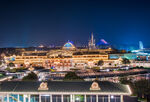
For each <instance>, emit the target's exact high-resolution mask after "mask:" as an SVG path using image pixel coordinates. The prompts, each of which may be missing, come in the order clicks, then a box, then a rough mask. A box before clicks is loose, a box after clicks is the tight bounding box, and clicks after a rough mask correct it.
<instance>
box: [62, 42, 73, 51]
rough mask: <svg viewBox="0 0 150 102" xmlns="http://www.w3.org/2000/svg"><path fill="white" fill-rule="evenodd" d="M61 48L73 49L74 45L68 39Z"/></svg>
mask: <svg viewBox="0 0 150 102" xmlns="http://www.w3.org/2000/svg"><path fill="white" fill-rule="evenodd" d="M62 49H64V50H75V46H74V45H73V44H72V43H71V42H69V41H68V42H67V43H66V44H65V45H64V46H63V48H62Z"/></svg>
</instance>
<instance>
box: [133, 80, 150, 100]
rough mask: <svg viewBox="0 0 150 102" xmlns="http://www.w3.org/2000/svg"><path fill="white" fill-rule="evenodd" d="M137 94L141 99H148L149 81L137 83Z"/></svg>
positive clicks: (149, 94)
mask: <svg viewBox="0 0 150 102" xmlns="http://www.w3.org/2000/svg"><path fill="white" fill-rule="evenodd" d="M134 84H135V92H136V93H137V95H138V97H139V98H142V99H144V98H147V96H150V82H149V81H148V80H139V81H136V82H135V83H134Z"/></svg>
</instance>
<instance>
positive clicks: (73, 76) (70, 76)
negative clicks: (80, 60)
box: [64, 72, 83, 81]
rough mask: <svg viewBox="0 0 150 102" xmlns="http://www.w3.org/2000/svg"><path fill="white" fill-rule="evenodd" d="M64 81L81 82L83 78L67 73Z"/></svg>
mask: <svg viewBox="0 0 150 102" xmlns="http://www.w3.org/2000/svg"><path fill="white" fill-rule="evenodd" d="M64 80H70V81H71V80H83V78H81V77H79V76H77V75H76V73H75V72H68V73H67V74H66V75H65V77H64Z"/></svg>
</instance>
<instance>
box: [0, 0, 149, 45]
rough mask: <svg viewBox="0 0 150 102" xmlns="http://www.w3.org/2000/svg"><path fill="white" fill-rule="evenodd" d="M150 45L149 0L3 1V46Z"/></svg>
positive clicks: (0, 30)
mask: <svg viewBox="0 0 150 102" xmlns="http://www.w3.org/2000/svg"><path fill="white" fill-rule="evenodd" d="M91 32H93V33H94V36H95V38H96V41H97V42H98V40H100V39H101V38H104V39H105V40H106V41H107V42H109V43H111V44H115V45H117V44H119V45H120V44H134V45H135V44H138V41H140V40H141V41H143V43H144V45H145V46H150V40H149V38H150V2H149V0H1V1H0V47H8V46H33V45H39V44H44V45H52V44H63V43H65V42H66V41H68V40H71V41H73V42H74V43H76V44H86V43H87V41H88V40H89V36H90V33H91Z"/></svg>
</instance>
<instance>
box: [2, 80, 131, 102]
mask: <svg viewBox="0 0 150 102" xmlns="http://www.w3.org/2000/svg"><path fill="white" fill-rule="evenodd" d="M126 95H131V90H130V88H129V86H128V85H121V84H116V83H111V82H97V81H94V82H11V81H10V82H2V83H1V84H0V101H1V102H124V99H123V97H124V96H126Z"/></svg>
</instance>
